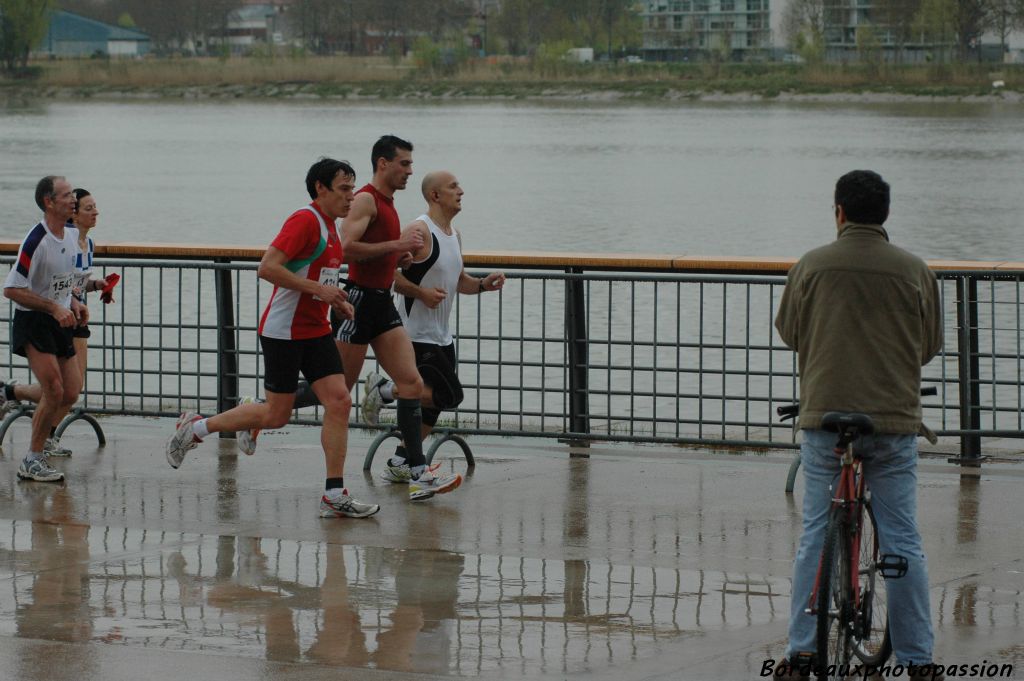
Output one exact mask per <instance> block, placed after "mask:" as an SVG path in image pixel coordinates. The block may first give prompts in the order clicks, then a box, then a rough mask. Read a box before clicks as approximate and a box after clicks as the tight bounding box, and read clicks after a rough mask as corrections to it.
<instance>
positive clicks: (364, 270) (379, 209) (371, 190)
mask: <svg viewBox="0 0 1024 681" xmlns="http://www.w3.org/2000/svg"><path fill="white" fill-rule="evenodd" d="M409 168H410V170H411V169H412V165H411V161H410V166H409ZM406 177H408V176H406ZM361 194H369V195H370V196H372V197H373V204H374V212H375V214H376V217H375V218H374V219H372V220H371V221H370V224H369V225H368V226H367V228H366V231H365V232H363V236H362V237H361V238H360V239H359V242H360V243H362V244H382V243H384V244H386V243H387V242H389V241H390V242H396V243H398V242H399V239H400V238H401V236H402V223H401V222H399V220H398V211H397V210H395V197H394V194H393V193H392V194H385V193H384V192H382V191H380V190H379V189H377V188H376V187H374V186H373V184H372V183H370V184H367V185H366V186H365V187H363V188H362V189H360V190H359V191H357V192H356V196H359V195H361ZM367 203H368V202H367ZM356 248H357V250H358V248H359V247H358V246H357V247H356ZM401 255H402V254H401V253H400V252H398V251H391V252H390V253H384V254H382V255H378V256H376V257H372V256H371V257H368V258H366V259H365V260H353V261H351V263H350V264H349V266H348V279H349V281H351V282H352V283H354V284H358V285H359V286H365V287H366V288H380V289H386V288H391V284H392V283H394V281H395V269H396V268H397V267H398V259H399V257H400V256H401Z"/></svg>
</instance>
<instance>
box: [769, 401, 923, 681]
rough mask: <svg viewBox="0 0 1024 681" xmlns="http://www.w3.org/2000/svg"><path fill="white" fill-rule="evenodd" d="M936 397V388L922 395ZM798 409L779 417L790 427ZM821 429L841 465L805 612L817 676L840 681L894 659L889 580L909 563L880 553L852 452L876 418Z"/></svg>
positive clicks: (845, 419) (852, 416) (847, 418)
mask: <svg viewBox="0 0 1024 681" xmlns="http://www.w3.org/2000/svg"><path fill="white" fill-rule="evenodd" d="M935 393H936V390H935V388H925V389H923V390H922V391H921V394H922V395H934V394H935ZM799 409H800V407H799V404H793V405H787V406H784V407H779V408H778V409H777V410H776V412H777V413H778V415H779V416H780V417H781V420H783V421H785V420H787V419H790V418H793V417H795V416H797V414H798V413H799ZM821 428H822V429H823V430H827V431H830V432H834V433H836V434H837V435H838V439H837V441H836V446H835V449H834V450H833V451H834V452H835V453H836V455H837V456H839V457H840V458H841V466H840V471H839V477H838V483H836V484H833V486H832V508H831V510H830V511H829V519H828V524H827V525H826V529H825V539H824V542H823V543H822V549H821V559H820V561H819V563H818V573H817V576H816V578H815V581H814V588H813V589H812V591H811V596H810V599H809V601H808V607H807V609H806V610H805V612H807V613H808V614H811V615H815V616H816V617H817V644H816V648H817V650H816V665H817V666H816V669H815V674H816V676H817V677H818V679H822V680H823V679H829V678H840V676H839V673H840V670H841V669H843V668H844V667H846V668H849V665H850V663H851V662H852V660H853V658H854V657H856V658H857V659H859V660H860V661H861V662H862V663H863V664H864V665H866V666H869V667H875V668H878V667H880V666H881V665H883V664H884V663H885V662H886V660H888V659H889V656H890V655H892V642H891V641H890V639H889V618H888V610H887V607H886V594H885V582H884V580H886V579H898V578H900V577H903V576H904V575H905V574H906V573H907V568H908V562H907V559H906V558H905V557H904V556H899V555H895V554H882V553H880V551H879V546H878V532H877V526H876V524H875V516H874V513H873V512H872V510H871V491H870V490H869V489H868V486H867V480H866V479H865V476H864V463H865V458H862V457H860V456H858V455H857V454H856V453H855V452H854V448H853V443H854V441H856V440H857V439H858V438H859V437H861V436H862V435H871V434H872V433H874V431H875V428H874V424H873V423H872V421H871V418H870V417H869V416H867V415H865V414H856V413H843V412H828V413H826V414H825V416H824V417H823V418H822V424H821ZM867 460H868V461H870V457H868V458H867ZM855 557H856V558H855ZM855 560H856V562H854V561H855ZM879 577H881V579H880V578H879Z"/></svg>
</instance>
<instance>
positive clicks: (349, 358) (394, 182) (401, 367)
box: [334, 135, 462, 501]
mask: <svg viewBox="0 0 1024 681" xmlns="http://www.w3.org/2000/svg"><path fill="white" fill-rule="evenodd" d="M370 161H371V162H372V163H373V179H372V180H371V181H370V184H368V185H366V186H365V187H363V188H362V189H361V190H359V193H357V194H356V197H355V199H354V200H353V202H352V209H351V210H350V211H349V214H348V216H347V217H346V218H345V220H344V221H343V222H342V223H341V240H342V248H343V249H344V251H345V259H346V261H347V262H348V263H349V279H350V282H349V284H348V286H347V287H346V291H347V292H348V300H349V302H350V303H352V305H354V306H355V318H354V319H347V320H340V323H337V324H336V325H335V329H336V333H335V336H334V338H335V340H336V341H337V342H338V351H339V352H340V353H341V363H342V366H343V367H344V369H345V381H346V382H347V384H348V386H349V390H350V391H351V390H352V388H353V386H355V384H356V381H358V380H359V374H360V373H361V372H362V369H363V360H364V359H366V349H367V346H368V345H369V346H372V347H373V354H374V355H375V356H376V358H377V361H378V362H379V363H380V365H381V366H382V367H383V368H384V370H385V371H386V372H387V373H388V375H390V376H391V378H392V379H393V380H394V382H395V384H396V385H397V386H398V390H399V393H400V396H399V397H398V399H397V402H398V429H399V431H400V432H401V434H402V441H403V443H404V444H405V451H406V457H405V458H403V459H401V460H398V459H391V460H390V461H388V465H387V471H386V472H388V473H389V474H390V476H391V477H390V478H389V479H396V478H397V479H399V480H401V481H407V482H409V499H410V500H413V501H417V500H420V499H429V498H430V497H432V496H434V495H435V494H444V493H445V492H450V491H452V490H453V489H455V488H457V487H458V486H459V485H461V484H462V476H461V475H458V474H455V475H442V476H435V475H434V474H433V473H432V472H431V471H429V470H427V468H426V463H427V461H426V458H425V457H424V456H423V447H422V444H421V441H420V437H421V435H420V427H421V425H422V411H421V408H420V394H421V392H422V390H423V379H421V378H420V374H419V371H417V369H416V355H415V353H414V352H413V348H412V342H411V341H410V340H409V336H408V334H406V332H405V329H404V328H403V327H402V318H401V317H400V316H399V315H398V311H397V310H396V309H395V305H394V301H393V299H392V297H391V290H390V289H391V284H392V283H393V282H394V280H395V268H396V267H397V266H400V265H401V266H405V265H408V264H410V263H411V262H412V254H413V253H414V252H416V251H418V250H419V249H420V247H421V246H422V245H423V236H422V234H421V233H420V232H419V230H410V231H407V232H406V234H404V235H403V234H402V230H401V223H400V222H399V220H398V213H397V212H396V211H395V206H394V196H395V192H396V191H398V190H400V189H405V185H406V183H407V182H408V181H409V176H410V175H412V144H410V143H409V142H406V141H405V140H403V139H401V138H398V137H394V136H392V135H385V136H384V137H381V138H380V139H379V140H377V143H376V144H374V145H373V151H372V152H371V154H370Z"/></svg>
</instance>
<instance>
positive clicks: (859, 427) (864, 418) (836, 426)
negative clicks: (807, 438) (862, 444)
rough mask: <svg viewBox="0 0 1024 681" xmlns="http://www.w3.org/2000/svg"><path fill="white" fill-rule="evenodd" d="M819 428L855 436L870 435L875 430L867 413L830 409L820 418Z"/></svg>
mask: <svg viewBox="0 0 1024 681" xmlns="http://www.w3.org/2000/svg"><path fill="white" fill-rule="evenodd" d="M821 429H822V430H827V431H829V432H831V433H841V434H846V435H849V436H851V437H854V438H855V437H857V436H859V435H871V434H872V433H873V432H875V424H874V423H873V422H872V421H871V417H870V416H868V415H867V414H851V413H846V412H840V411H830V412H827V413H826V414H825V415H824V416H823V417H822V418H821Z"/></svg>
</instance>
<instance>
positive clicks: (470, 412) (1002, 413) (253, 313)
mask: <svg viewBox="0 0 1024 681" xmlns="http://www.w3.org/2000/svg"><path fill="white" fill-rule="evenodd" d="M16 249H17V244H0V251H4V252H7V253H11V252H12V251H16ZM127 254H134V255H132V257H126V255H127ZM260 254H261V251H259V250H256V249H238V248H235V249H216V248H210V249H178V248H173V247H163V248H159V247H147V246H135V245H130V244H122V245H114V246H108V247H106V248H103V247H100V248H99V249H98V256H99V257H98V258H97V269H98V271H101V272H109V271H116V272H118V273H119V274H120V275H121V278H122V279H121V286H120V287H119V288H118V289H117V302H115V303H114V304H112V305H102V304H101V303H100V302H99V301H98V300H95V299H94V300H92V302H91V305H90V309H91V311H92V322H91V324H90V326H91V328H92V330H93V336H92V338H91V340H90V351H89V352H90V358H89V370H88V373H87V378H86V385H85V390H84V393H85V396H84V401H85V406H86V407H87V409H88V411H90V412H92V413H97V414H104V413H110V414H115V413H116V414H138V415H146V416H176V415H177V414H178V413H179V412H181V411H183V410H185V409H194V410H198V411H199V412H200V413H214V412H216V411H221V410H224V409H226V408H228V407H230V406H232V405H233V404H234V403H235V401H236V400H237V399H238V397H239V396H240V395H256V394H258V393H259V392H260V387H261V384H262V361H261V358H260V348H259V344H258V340H257V336H256V333H255V330H256V326H257V324H258V320H259V316H260V314H261V312H262V309H263V306H264V305H265V302H266V300H267V297H268V296H269V294H270V290H271V288H270V286H269V285H268V284H266V283H265V282H261V281H259V279H258V278H257V276H256V272H255V269H256V265H255V261H256V260H258V258H259V256H260ZM12 260H13V257H10V256H5V257H3V258H0V262H6V263H10V262H11V261H12ZM466 262H467V268H468V269H469V270H470V271H471V272H477V273H481V272H480V271H481V270H482V268H484V267H486V268H488V269H497V268H500V269H503V270H505V271H506V274H507V275H508V282H507V284H506V286H505V288H504V290H502V291H501V292H498V293H485V294H482V295H480V296H460V297H459V299H458V300H457V301H456V303H455V310H454V312H453V318H452V324H453V326H454V329H455V334H456V339H457V340H456V343H457V352H458V358H459V374H460V377H461V378H462V380H463V382H464V384H465V393H466V399H465V401H464V402H463V403H462V405H461V406H460V407H459V409H458V410H457V411H454V412H450V413H446V414H444V415H442V423H441V425H443V426H445V427H447V428H450V429H452V430H453V431H455V432H465V433H480V434H501V435H520V436H543V437H555V438H561V439H565V440H570V441H574V442H580V443H585V442H590V441H600V440H611V441H623V442H660V443H673V444H695V445H697V444H699V445H705V446H707V445H713V446H741V447H792V446H794V445H793V433H792V430H791V428H790V426H788V425H783V424H780V423H778V422H777V420H776V418H775V415H774V413H775V412H774V409H775V407H776V406H778V405H780V404H786V403H790V402H792V401H794V400H795V399H796V397H797V387H798V379H797V365H796V358H795V355H794V354H793V353H792V352H791V351H790V350H789V349H788V348H786V347H785V346H784V345H783V344H782V342H781V340H780V339H779V337H778V335H777V333H776V332H775V329H774V325H773V321H774V317H775V314H776V311H777V308H778V301H779V298H780V296H781V292H782V288H783V286H784V284H785V276H784V275H785V272H786V270H787V269H788V267H789V265H790V264H791V263H792V262H793V260H792V259H763V260H758V259H753V258H729V259H725V258H723V259H714V258H672V257H655V258H640V257H635V258H607V257H587V256H560V255H551V254H548V255H545V254H538V255H532V256H524V255H513V254H506V255H503V254H467V255H466ZM970 265H971V266H968V264H967V263H955V262H943V263H934V264H933V266H934V267H935V269H936V272H937V274H938V276H939V279H940V284H941V286H940V289H941V298H942V307H943V313H944V336H945V345H944V349H943V351H942V352H941V353H940V355H939V356H938V357H936V358H935V359H934V360H933V361H932V362H931V363H930V364H929V365H928V366H927V367H926V368H925V370H924V376H925V382H926V383H928V384H931V385H935V386H937V388H938V396H937V397H934V398H926V400H925V421H926V422H927V423H928V424H929V425H931V426H932V427H933V428H934V429H935V430H936V431H937V432H938V433H939V434H940V435H947V436H955V437H958V438H959V439H960V444H961V456H962V457H963V460H964V461H966V462H968V463H970V462H976V461H977V460H978V459H979V457H980V453H981V439H982V438H983V437H1021V436H1022V435H1024V423H1022V415H1021V404H1022V402H1021V400H1022V394H1021V385H1022V380H1021V379H1022V369H1024V367H1022V359H1021V358H1022V353H1021V278H1022V277H1024V265H1014V264H1012V263H985V264H984V265H980V266H978V264H977V263H970ZM0 308H2V312H0V372H3V373H4V374H5V375H6V376H12V375H13V376H14V377H16V378H18V379H19V380H22V381H25V380H29V377H28V375H27V367H26V363H25V361H24V359H22V358H21V357H18V356H16V355H14V354H13V353H12V352H11V349H10V345H9V324H8V321H9V319H10V317H11V316H12V314H13V312H12V310H11V306H10V305H9V304H8V305H6V306H0ZM370 357H371V358H372V353H371V355H370ZM369 366H370V365H369V364H367V367H369ZM6 376H5V377H6ZM354 399H355V400H356V401H357V402H358V400H360V399H361V395H360V390H359V389H358V388H357V389H356V391H355V395H354ZM358 414H359V412H358V410H354V411H353V416H354V418H356V419H358V418H359V417H358ZM387 416H388V415H387V412H385V415H384V421H385V422H386V421H387ZM318 419H319V413H318V412H317V411H316V410H312V411H310V410H302V411H299V412H296V415H295V422H297V423H315V422H317V420H318ZM353 425H354V426H356V427H362V426H363V424H361V423H360V422H359V421H358V420H355V421H353Z"/></svg>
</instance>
